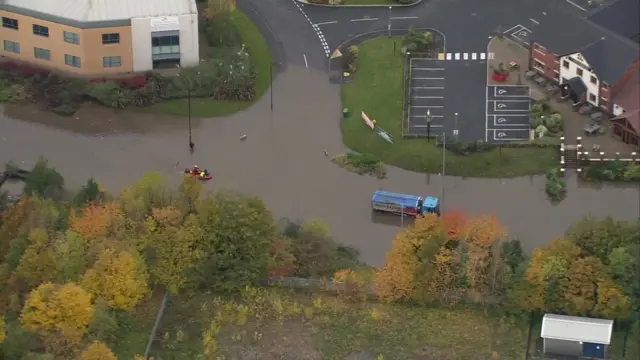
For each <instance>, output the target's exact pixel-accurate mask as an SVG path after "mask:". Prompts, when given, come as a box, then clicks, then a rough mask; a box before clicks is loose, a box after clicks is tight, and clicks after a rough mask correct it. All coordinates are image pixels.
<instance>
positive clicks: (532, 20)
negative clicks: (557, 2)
mask: <svg viewBox="0 0 640 360" xmlns="http://www.w3.org/2000/svg"><path fill="white" fill-rule="evenodd" d="M529 20H531V22H533V23H535V24H536V25H540V23H539V22H538V20H536V19H534V18H529Z"/></svg>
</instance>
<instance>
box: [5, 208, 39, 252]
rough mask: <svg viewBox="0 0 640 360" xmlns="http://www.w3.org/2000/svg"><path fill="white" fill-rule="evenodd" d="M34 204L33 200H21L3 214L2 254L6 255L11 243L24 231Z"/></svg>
mask: <svg viewBox="0 0 640 360" xmlns="http://www.w3.org/2000/svg"><path fill="white" fill-rule="evenodd" d="M32 209H33V202H32V201H31V199H27V198H24V199H21V200H20V201H18V203H16V204H14V205H11V206H9V207H8V208H7V209H6V210H5V211H3V212H2V214H0V215H1V219H2V220H0V224H1V225H2V226H0V254H6V253H7V250H8V249H9V247H10V246H11V241H12V240H13V239H15V238H17V237H18V235H20V233H21V232H22V231H23V230H24V226H25V223H26V222H27V220H28V219H29V215H30V214H31V210H32Z"/></svg>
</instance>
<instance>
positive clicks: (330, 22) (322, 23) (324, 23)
mask: <svg viewBox="0 0 640 360" xmlns="http://www.w3.org/2000/svg"><path fill="white" fill-rule="evenodd" d="M337 23H338V22H337V21H326V22H321V23H317V24H313V25H315V26H320V25H329V24H337Z"/></svg>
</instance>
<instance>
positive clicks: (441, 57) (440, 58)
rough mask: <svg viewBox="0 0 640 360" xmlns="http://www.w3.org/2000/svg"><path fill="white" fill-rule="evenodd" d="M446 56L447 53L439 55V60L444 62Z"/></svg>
mask: <svg viewBox="0 0 640 360" xmlns="http://www.w3.org/2000/svg"><path fill="white" fill-rule="evenodd" d="M445 56H446V54H445V53H439V54H438V60H444V57H445Z"/></svg>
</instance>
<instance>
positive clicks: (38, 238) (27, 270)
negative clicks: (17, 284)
mask: <svg viewBox="0 0 640 360" xmlns="http://www.w3.org/2000/svg"><path fill="white" fill-rule="evenodd" d="M16 274H17V275H18V276H20V278H21V279H22V280H24V282H25V283H26V284H27V285H28V286H29V288H33V287H35V286H37V285H39V284H40V283H43V282H46V281H49V280H52V279H53V278H54V277H55V275H56V263H55V255H54V253H53V249H52V248H51V244H50V239H49V234H47V232H46V231H44V230H41V229H36V230H33V231H31V233H30V234H29V246H27V248H26V249H25V251H24V254H23V255H22V257H21V258H20V263H19V264H18V268H17V269H16Z"/></svg>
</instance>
